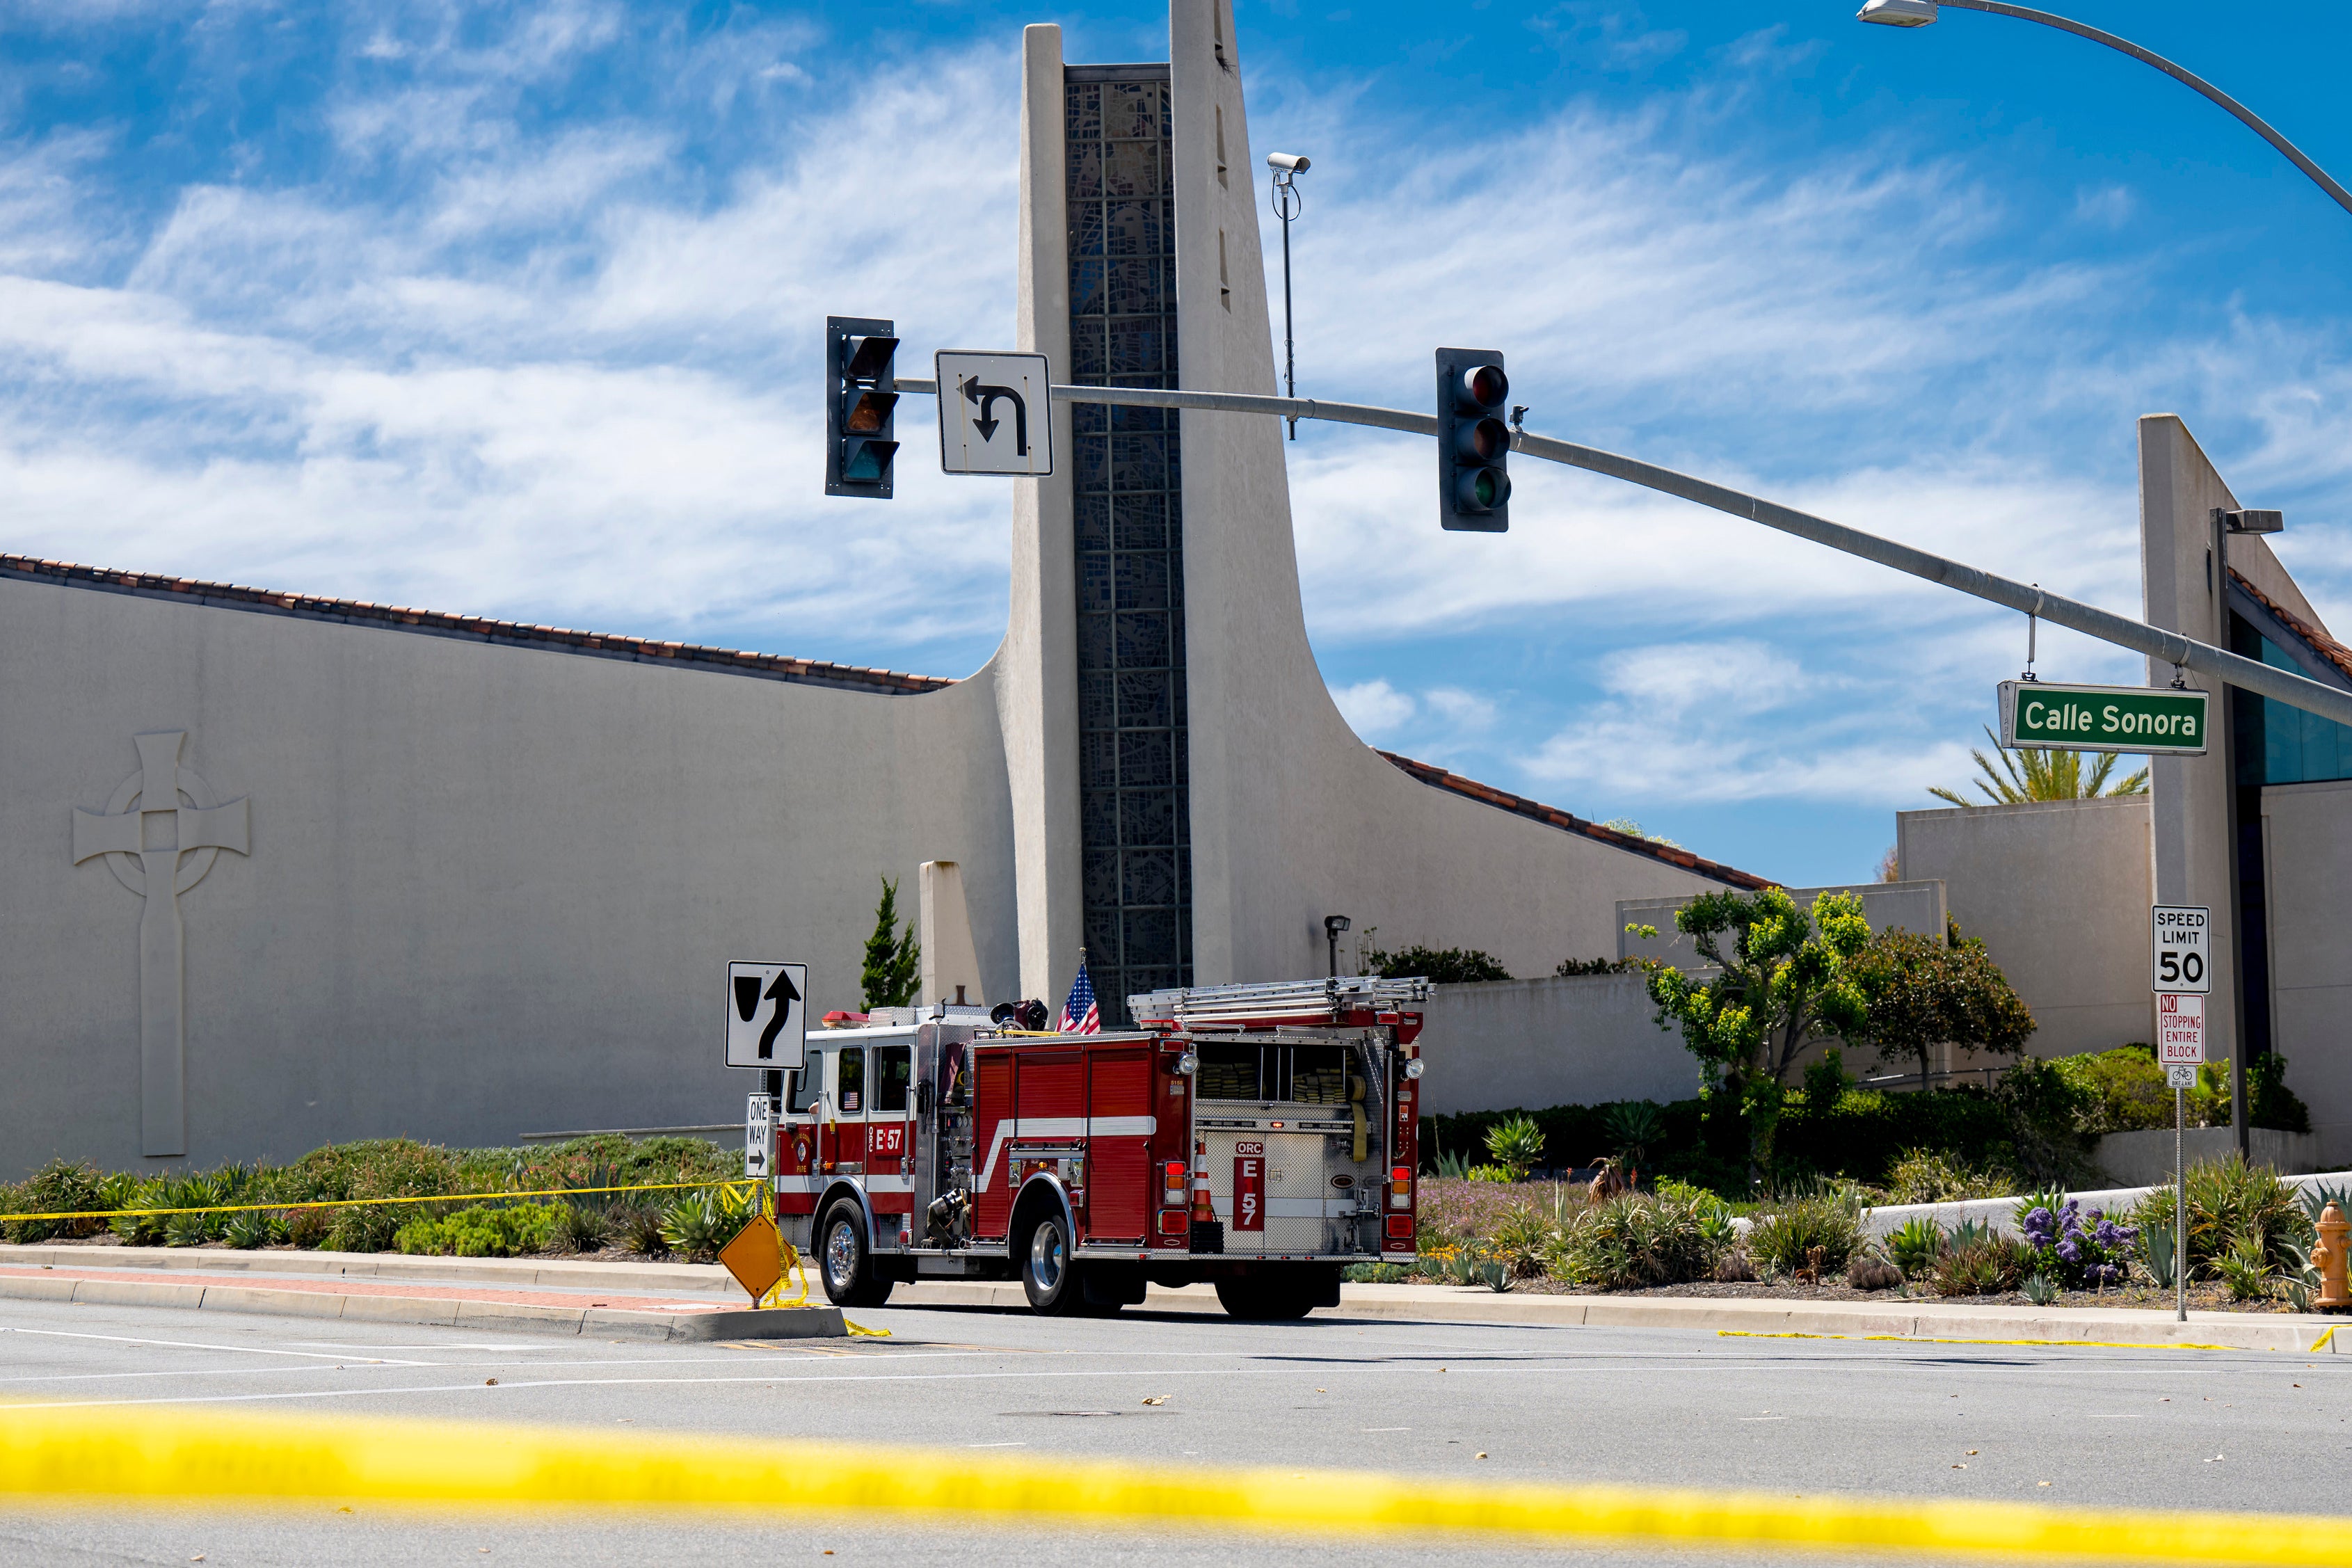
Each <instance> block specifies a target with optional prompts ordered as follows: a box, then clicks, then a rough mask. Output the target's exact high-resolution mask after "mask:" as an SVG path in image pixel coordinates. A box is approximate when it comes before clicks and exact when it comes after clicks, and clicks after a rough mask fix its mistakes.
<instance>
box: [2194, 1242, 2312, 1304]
mask: <svg viewBox="0 0 2352 1568" xmlns="http://www.w3.org/2000/svg"><path fill="white" fill-rule="evenodd" d="M2297 1261H2300V1259H2297ZM2213 1272H2214V1273H2216V1274H2218V1275H2220V1276H2221V1280H2222V1283H2224V1284H2226V1285H2228V1286H2229V1287H2230V1300H2232V1301H2261V1300H2268V1299H2269V1296H2270V1293H2271V1274H2272V1268H2271V1258H2270V1251H2269V1248H2268V1247H2266V1246H2265V1245H2264V1242H2263V1235H2262V1233H2261V1232H2260V1231H2252V1232H2242V1233H2241V1234H2239V1235H2238V1236H2236V1237H2232V1238H2231V1243H2230V1247H2229V1249H2228V1250H2227V1251H2225V1252H2223V1253H2222V1254H2221V1256H2220V1257H2218V1258H2214V1259H2213Z"/></svg>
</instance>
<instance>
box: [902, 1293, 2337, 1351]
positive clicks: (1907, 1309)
mask: <svg viewBox="0 0 2352 1568" xmlns="http://www.w3.org/2000/svg"><path fill="white" fill-rule="evenodd" d="M889 1304H890V1305H891V1306H892V1307H903V1308H911V1309H916V1310H919V1309H922V1308H925V1307H982V1308H994V1309H999V1310H1024V1311H1025V1310H1027V1309H1028V1302H1027V1300H1025V1299H1024V1297H1023V1295H1022V1293H1021V1287H1019V1286H1018V1285H1011V1284H989V1283H976V1282H975V1283H967V1282H961V1281H945V1280H941V1281H929V1280H927V1281H923V1282H920V1283H918V1284H914V1285H901V1286H899V1287H898V1289H896V1290H894V1291H892V1292H891V1295H890V1303H889ZM1140 1310H1143V1311H1147V1312H1182V1313H1187V1314H1192V1313H1198V1314H1201V1315H1202V1316H1223V1312H1224V1309H1223V1307H1222V1306H1220V1305H1219V1304H1218V1301H1217V1298H1216V1294H1215V1292H1214V1291H1213V1289H1211V1288H1210V1287H1208V1286H1205V1285H1190V1286H1186V1287H1184V1288H1182V1289H1166V1288H1164V1287H1161V1286H1157V1285H1155V1286H1152V1287H1151V1288H1150V1289H1148V1290H1146V1291H1145V1293H1144V1300H1143V1305H1142V1307H1141V1309H1140ZM1329 1315H1330V1317H1331V1318H1335V1319H1337V1318H1355V1319H1376V1320H1380V1321H1391V1322H1422V1323H1494V1324H1507V1325H1516V1326H1518V1327H1524V1328H1563V1329H1571V1328H1589V1329H1695V1330H1699V1331H1714V1332H1717V1333H1721V1332H1733V1333H1746V1334H1839V1335H1845V1336H1848V1337H1852V1338H1869V1337H1875V1336H1885V1337H1889V1338H1896V1339H1906V1340H1979V1341H1991V1342H2016V1341H2032V1342H2044V1343H2071V1344H2124V1345H2147V1346H2150V1347H2161V1346H2165V1345H2183V1344H2193V1345H2221V1346H2223V1347H2226V1348H2228V1349H2231V1350H2250V1351H2287V1352H2294V1353H2298V1354H2308V1353H2312V1352H2311V1346H2312V1345H2313V1343H2314V1342H2315V1341H2317V1340H2318V1339H2319V1338H2320V1337H2321V1336H2322V1335H2324V1334H2326V1332H2327V1331H2328V1330H2330V1329H2332V1328H2335V1327H2336V1326H2337V1325H2339V1324H2341V1325H2343V1326H2344V1327H2345V1328H2346V1329H2347V1334H2346V1335H2345V1337H2346V1338H2347V1339H2352V1319H2347V1318H2324V1317H2316V1316H2293V1315H2289V1314H2286V1313H2265V1314H2259V1315H2258V1314H2254V1313H2239V1312H2192V1313H2190V1314H2189V1321H2188V1322H2186V1323H2181V1322H2179V1321H2175V1320H2174V1318H2173V1316H2172V1314H2171V1313H2169V1312H2166V1311H2160V1310H2141V1309H2136V1308H2130V1307H2105V1308H2102V1307H2077V1308H2071V1309H2068V1310H2064V1311H2061V1312H2035V1311H2032V1310H2029V1309H2021V1308H2017V1307H2010V1306H1983V1307H1970V1306H1965V1305H1959V1306H1956V1305H1949V1304H1943V1303H1934V1302H1919V1301H1907V1300H1893V1301H1887V1302H1885V1303H1879V1302H1871V1301H1759V1300H1735V1299H1724V1298H1710V1297H1704V1296H1697V1297H1674V1296H1667V1297H1658V1296H1649V1297H1641V1296H1630V1297H1629V1296H1538V1295H1515V1294H1509V1293H1505V1294H1501V1295H1497V1294H1496V1293H1495V1292H1493V1291H1488V1290H1476V1291H1473V1290H1449V1289H1445V1288H1444V1287H1431V1286H1412V1285H1349V1286H1345V1287H1342V1288H1341V1290H1340V1297H1339V1306H1338V1307H1337V1308H1336V1309H1330V1310H1329ZM2336 1350H2337V1345H2336V1342H2335V1341H2334V1340H2330V1341H2329V1342H2328V1343H2327V1347H2326V1351H2325V1352H2319V1353H2331V1354H2332V1353H2335V1352H2336ZM2344 1350H2345V1352H2347V1353H2352V1345H2347V1346H2345V1347H2344Z"/></svg>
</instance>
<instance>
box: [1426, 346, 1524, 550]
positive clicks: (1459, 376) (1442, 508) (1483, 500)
mask: <svg viewBox="0 0 2352 1568" xmlns="http://www.w3.org/2000/svg"><path fill="white" fill-rule="evenodd" d="M1510 395H1511V382H1510V378H1509V377H1508V376H1507V375H1505V374H1503V356H1502V355H1501V354H1498V353H1493V352H1492V351H1490V350H1487V349H1440V350H1438V351H1437V519H1438V521H1440V522H1441V523H1443V524H1444V526H1445V527H1447V528H1451V529H1468V530H1473V531H1476V532H1480V533H1502V532H1505V531H1507V530H1508V529H1509V528H1510V526H1511V476H1510V474H1509V473H1508V472H1507V470H1506V468H1505V464H1506V463H1507V462H1508V461H1509V459H1510V456H1511V431H1510V427H1509V426H1507V425H1505V424H1504V423H1503V405H1504V402H1505V401H1506V400H1507V398H1509V396H1510Z"/></svg>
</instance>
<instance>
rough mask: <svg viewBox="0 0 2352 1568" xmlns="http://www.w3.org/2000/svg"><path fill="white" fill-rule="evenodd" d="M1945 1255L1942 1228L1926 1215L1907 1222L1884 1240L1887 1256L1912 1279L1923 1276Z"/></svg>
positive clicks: (1916, 1216) (1917, 1216)
mask: <svg viewBox="0 0 2352 1568" xmlns="http://www.w3.org/2000/svg"><path fill="white" fill-rule="evenodd" d="M1943 1252H1944V1227H1943V1226H1940V1225H1937V1223H1936V1222H1935V1221H1934V1220H1932V1219H1929V1218H1928V1217H1927V1215H1914V1216H1913V1217H1912V1218H1910V1219H1906V1220H1905V1221H1904V1222H1903V1224H1902V1225H1901V1226H1898V1227H1897V1228H1896V1229H1895V1233H1894V1234H1893V1235H1892V1236H1889V1237H1887V1238H1886V1255H1887V1257H1889V1258H1893V1259H1894V1260H1895V1267H1896V1268H1900V1269H1901V1270H1903V1272H1904V1273H1905V1274H1906V1275H1909V1276H1910V1277H1911V1278H1913V1279H1918V1278H1920V1277H1922V1276H1924V1275H1925V1274H1926V1273H1927V1271H1928V1270H1929V1269H1930V1268H1934V1267H1935V1265H1936V1259H1937V1258H1940V1257H1942V1256H1943Z"/></svg>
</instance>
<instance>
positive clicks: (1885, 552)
mask: <svg viewBox="0 0 2352 1568" xmlns="http://www.w3.org/2000/svg"><path fill="white" fill-rule="evenodd" d="M898 390H899V391H900V392H907V393H925V392H929V393H936V391H937V390H938V385H937V384H936V383H934V382H929V381H913V380H908V379H906V378H903V377H902V378H900V379H899V381H898ZM1054 401H1055V402H1056V403H1104V404H1113V405H1118V406H1119V407H1122V408H1198V409H1202V410H1205V411H1207V412H1210V413H1214V414H1269V415H1273V416H1276V417H1278V418H1285V419H1325V420H1329V421H1331V422H1332V423H1334V424H1339V425H1367V426H1372V427H1373V428H1375V429H1380V430H1402V431H1403V432H1405V433H1406V434H1407V435H1412V436H1431V437H1433V436H1435V435H1436V434H1437V418H1436V416H1434V415H1430V414H1415V413H1412V412H1410V411H1409V410H1406V409H1402V408H1374V407H1371V406H1370V405H1366V404H1361V403H1326V402H1324V401H1322V400H1321V399H1319V398H1313V397H1259V396H1256V395H1252V394H1248V393H1239V392H1186V391H1163V390H1160V389H1159V388H1155V387H1142V386H1056V387H1055V388H1054ZM1511 450H1513V451H1515V452H1523V453H1525V454H1526V455H1527V456H1528V457H1530V458H1543V459H1544V460H1545V461H1547V462H1553V463H1565V464H1567V465H1568V466H1569V467H1570V468H1584V469H1587V470H1589V471H1591V472H1592V473H1596V474H1606V475H1607V476H1608V477H1609V478H1611V479H1622V480H1624V481H1625V482H1626V483H1627V484H1633V485H1641V486H1643V488H1645V489H1654V490H1659V491H1663V492H1664V494H1667V495H1670V496H1679V497H1681V498H1682V499H1683V500H1687V501H1696V502H1697V503H1698V504H1699V505H1700V506H1706V507H1713V508H1714V509H1715V510H1717V511H1721V512H1728V513H1730V514H1731V515H1732V516H1733V517H1737V518H1742V519H1745V520H1746V521H1749V522H1758V523H1761V524H1763V525H1764V526H1765V527H1766V528H1771V529H1778V530H1779V531H1780V532H1782V533H1793V534H1795V535H1796V536H1797V537H1798V538H1800V539H1810V540H1811V541H1812V542H1814V543H1816V544H1825V545H1827V546H1828V547H1829V548H1831V549H1832V550H1836V551H1842V552H1844V553H1846V554H1848V555H1858V556H1860V557H1861V558H1862V559H1864V561H1874V562H1876V563H1878V564H1879V565H1881V566H1891V567H1893V568H1894V569H1895V571H1897V572H1906V573H1908V574H1911V575H1912V576H1914V577H1924V578H1926V579H1927V581H1928V582H1930V583H1935V584H1939V585H1941V586H1943V587H1946V588H1950V589H1952V590H1954V591H1956V592H1958V593H1962V594H1967V595H1970V596H1972V597H1975V598H1979V599H1984V600H1987V601H1990V603H1992V604H1996V605H2000V606H2002V607H2003V608H2004V609H2011V610H2016V611H2018V612H2020V613H2021V614H2023V615H2029V616H2040V617H2042V619H2043V620H2045V621H2048V622H2050V623H2052V624H2053V625H2054V626H2064V627H2066V628H2067V629H2069V630H2070V631H2077V632H2081V633H2082V634H2083V635H2084V637H2095V638H2097V639H2098V640H2099V641H2101V642H2106V643H2113V644H2115V645H2116V647H2124V648H2129V649H2130V650H2131V651H2132V652H2134V653H2137V654H2144V655H2146V656H2147V657H2148V658H2156V659H2162V660H2163V661H2164V662H2165V663H2167V664H2173V665H2179V666H2180V667H2181V668H2185V669H2193V670H2196V671H2197V672H2198V673H2200V675H2210V676H2212V677H2213V678H2214V679H2218V680H2222V681H2226V682H2227V683H2229V684H2230V685H2231V686H2235V687H2238V688H2240V689H2243V690H2247V691H2253V692H2259V693H2260V694H2262V695H2263V696H2264V697H2269V698H2273V699H2275V700H2278V701H2281V702H2284V703H2285V704H2287V706H2289V707H2291V708H2300V709H2302V710H2304V711H2305V712H2306V713H2316V714H2318V715H2319V716H2320V717H2321V718H2323V719H2332V720H2334V721H2336V723H2338V724H2352V691H2345V690H2342V689H2338V688H2336V687H2333V686H2324V685H2322V684H2321V683H2320V682H2318V681H2316V680H2311V679H2305V677H2303V676H2300V675H2291V674H2289V673H2288V672H2287V671H2285V670H2284V669H2274V668H2272V667H2271V666H2269V665H2267V664H2262V663H2259V662H2257V661H2256V660H2253V659H2251V658H2242V657H2241V656H2240V655H2237V654H2234V653H2231V652H2229V651H2228V650H2227V649H2224V648H2218V647H2213V646H2212V645H2211V644H2210V643H2201V642H2199V641H2197V640H2196V639H2195V638H2193V637H2183V636H2181V635H2180V634H2179V632H2168V631H2166V630H2164V629H2163V628H2161V627H2159V626H2149V625H2148V624H2147V623H2146V622H2145V621H2135V620H2133V619H2132V618H2131V617H2129V616H2118V615H2116V614H2115V613H2114V612H2112V611H2109V610H2103V609H2100V608H2099V607H2098V606H2097V605H2085V604H2084V603H2082V602H2081V601H2080V600H2077V599H2066V598H2061V597H2060V596H2059V595H2055V594H2053V593H2051V592H2050V591H2049V590H2047V589H2044V588H2037V587H2034V586H2032V584H2025V583H2019V582H2016V581H2013V580H2012V579H2011V578H2007V577H1998V576H1995V575H1994V574H1991V573H1990V572H1985V571H1980V570H1979V569H1978V568H1977V567H1974V566H1969V565H1967V564H1965V563H1961V562H1958V561H1951V560H1948V559H1946V558H1945V557H1943V556H1941V555H1933V554H1930V553H1928V552H1927V551H1925V550H1918V549H1914V548H1913V547H1912V546H1910V545H1908V544H1900V543H1897V542H1895V541H1894V540H1891V539H1881V538H1880V537H1879V536H1878V535H1876V534H1874V533H1864V531H1862V530H1860V529H1858V528H1848V527H1846V526H1845V525H1844V524H1843V523H1839V522H1832V521H1829V520H1828V519H1827V518H1822V517H1815V516H1813V515H1812V514H1811V513H1810V512H1802V511H1798V510H1795V509H1794V508H1792V507H1785V506H1781V505H1779V504H1778V503H1776V502H1773V501H1769V500H1763V499H1762V498H1761V497H1759V496H1751V495H1745V494H1742V493H1741V492H1740V491H1738V490H1735V489H1726V488H1725V487H1724V486H1722V485H1711V484H1709V483H1707V482H1706V480H1705V479H1693V478H1691V477H1690V476H1689V475H1687V474H1678V473H1676V472H1675V471H1674V470H1673V469H1672V468H1658V467H1657V466H1655V465H1654V464H1651V463H1644V462H1643V461H1641V460H1640V459H1639V458H1621V457H1619V456H1618V455H1617V454H1616V453H1614V452H1604V451H1601V449H1600V448H1599V447H1580V446H1578V445H1577V444H1576V443H1575V442H1573V441H1555V440H1553V439H1552V438H1551V437H1548V436H1530V435H1528V433H1527V432H1526V431H1524V430H1514V431H1512V433H1511Z"/></svg>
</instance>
